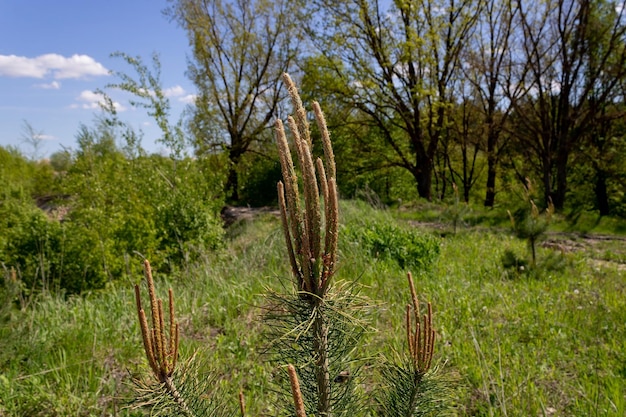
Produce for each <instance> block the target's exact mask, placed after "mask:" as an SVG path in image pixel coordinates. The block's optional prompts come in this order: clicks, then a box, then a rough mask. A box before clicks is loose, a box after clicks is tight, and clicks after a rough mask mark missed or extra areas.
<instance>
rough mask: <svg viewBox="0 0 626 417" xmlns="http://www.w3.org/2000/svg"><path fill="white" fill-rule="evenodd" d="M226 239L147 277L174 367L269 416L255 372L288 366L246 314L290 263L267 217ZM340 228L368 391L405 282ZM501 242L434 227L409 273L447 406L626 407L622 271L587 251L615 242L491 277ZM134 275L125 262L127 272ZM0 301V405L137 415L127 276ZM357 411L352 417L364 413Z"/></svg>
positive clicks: (479, 409) (517, 248) (12, 414)
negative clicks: (428, 270) (417, 270)
mask: <svg viewBox="0 0 626 417" xmlns="http://www.w3.org/2000/svg"><path fill="white" fill-rule="evenodd" d="M341 211H342V214H343V215H342V218H343V219H345V220H346V221H348V222H351V221H353V219H359V218H371V217H374V218H388V217H391V216H390V215H391V214H394V215H395V214H396V213H394V212H392V213H389V212H380V211H377V210H373V209H371V208H369V207H367V206H365V205H364V204H363V203H362V202H354V201H342V204H341ZM414 216H417V214H414ZM229 236H230V237H228V238H227V246H226V249H225V250H224V251H220V252H218V253H212V254H207V255H206V258H205V259H200V260H198V262H196V263H191V265H190V266H189V268H188V269H187V270H186V271H185V272H184V273H182V271H175V272H174V273H172V274H169V275H168V276H164V275H162V274H158V275H157V282H156V287H157V290H164V291H163V292H160V295H161V296H165V297H166V296H167V294H166V292H165V290H167V288H168V287H172V288H173V289H174V291H175V293H176V304H177V305H176V307H177V309H176V311H177V316H178V317H179V322H180V328H181V364H184V362H185V360H186V358H190V357H191V356H192V354H193V353H194V352H195V351H196V350H197V354H196V358H197V359H196V365H198V367H199V369H197V373H198V375H199V376H200V377H201V378H207V377H208V376H209V375H210V374H214V375H217V377H218V381H216V382H215V384H214V385H213V387H220V388H221V387H226V388H227V389H228V390H227V392H224V393H220V398H223V399H224V400H225V401H226V402H227V403H228V404H227V405H228V406H229V408H230V409H232V410H235V409H236V402H237V395H238V392H239V390H243V392H244V394H245V397H246V409H247V410H246V415H249V416H262V415H266V416H276V415H281V411H280V410H281V409H282V408H280V407H279V405H280V404H281V403H280V401H281V400H280V399H281V398H282V395H279V394H280V393H277V392H276V390H275V387H274V386H273V385H271V384H270V382H269V381H271V380H272V379H273V378H275V377H279V378H282V377H281V375H285V374H286V372H285V371H284V369H283V368H282V367H280V368H277V367H275V366H274V365H273V364H269V363H267V362H265V361H264V360H263V359H265V358H267V357H266V356H263V353H264V352H265V351H264V348H265V346H266V345H264V339H262V338H261V333H262V328H263V327H262V326H263V324H262V322H261V321H259V320H256V318H257V317H259V316H260V315H261V314H262V313H263V312H264V311H265V310H263V307H266V306H267V304H266V303H265V299H264V298H261V297H260V296H259V294H261V293H264V292H265V291H266V289H268V288H269V289H270V290H271V291H274V292H284V291H285V289H286V288H287V289H288V288H291V282H285V280H284V279H283V280H281V279H280V278H278V277H286V276H288V274H289V273H290V267H289V265H287V264H285V262H284V254H283V252H284V250H285V243H284V237H283V236H282V231H281V225H280V221H279V219H277V218H275V217H273V216H263V217H259V218H256V219H254V220H250V221H243V222H240V223H238V224H237V233H233V232H230V231H229ZM606 237H607V238H608V236H606ZM618 238H619V236H618ZM340 240H341V241H343V244H340V255H341V256H340V261H341V264H340V266H339V268H338V271H337V279H338V281H345V280H346V279H348V278H349V279H354V277H358V279H359V283H360V284H362V285H360V288H361V291H360V293H361V296H362V297H367V298H369V299H371V300H380V301H381V303H380V305H379V306H378V307H379V308H373V309H371V310H369V311H368V312H367V316H366V317H365V318H366V319H367V320H368V323H369V325H370V326H371V327H375V328H376V329H377V331H375V332H366V333H365V334H364V335H363V339H362V340H361V342H360V343H359V346H358V348H357V350H356V351H355V354H356V355H358V356H359V357H363V358H365V361H363V362H361V363H360V364H358V363H352V364H350V366H349V367H348V368H349V369H350V371H353V370H354V369H355V368H356V369H357V370H358V368H359V366H358V365H362V366H360V377H361V378H360V379H358V380H357V381H356V384H357V387H356V390H357V391H359V390H361V389H363V390H367V391H365V392H364V395H365V396H366V397H367V398H369V399H372V398H374V391H373V390H375V389H377V388H381V387H384V386H386V385H388V384H387V382H386V380H384V379H382V375H381V373H380V372H379V367H380V366H382V365H385V364H386V363H385V362H384V361H383V360H381V359H380V354H381V352H383V353H386V354H387V355H394V354H396V353H395V352H400V349H401V348H403V347H404V338H405V337H404V335H403V332H402V331H399V330H398V329H402V328H403V325H404V319H403V317H402V316H401V314H398V313H399V312H401V311H402V309H403V308H404V306H405V305H406V303H407V299H406V279H402V276H403V271H402V270H401V269H400V268H399V266H398V265H397V264H396V263H395V262H372V259H371V256H370V255H369V254H368V253H365V252H364V251H363V250H361V248H359V247H355V246H354V245H350V244H349V242H346V241H345V239H344V238H343V237H341V236H340ZM507 249H510V250H512V251H514V252H515V253H520V254H523V253H525V250H526V247H525V242H523V241H521V240H518V239H514V238H512V237H511V236H510V235H509V234H508V233H503V232H502V229H501V228H490V229H489V230H485V228H484V227H481V229H480V230H476V231H473V230H471V229H470V230H466V231H464V233H459V234H457V235H455V236H454V237H450V238H448V239H446V241H445V244H443V245H441V247H440V250H441V254H440V256H439V258H438V260H437V261H436V262H435V264H434V265H433V273H432V274H426V275H424V276H422V277H420V279H419V282H418V283H417V284H418V292H419V294H428V298H430V299H431V300H433V303H434V306H435V307H436V308H435V311H434V325H435V328H436V330H437V344H438V345H437V346H438V347H437V349H436V353H435V358H434V359H433V362H434V363H435V364H437V363H445V368H446V370H447V371H448V372H447V373H453V374H454V375H456V377H455V379H456V380H457V382H456V383H455V384H453V386H452V390H451V392H450V397H451V400H452V402H453V404H454V409H453V410H451V414H453V415H457V416H459V417H469V416H477V415H483V416H488V415H504V414H505V411H506V414H507V415H509V416H536V415H543V414H544V413H545V410H546V409H547V408H550V409H552V410H554V411H553V415H564V416H588V415H595V413H596V411H598V410H600V411H601V414H602V415H604V416H607V417H622V416H624V415H625V414H624V413H625V411H626V402H625V401H624V392H626V391H625V390H626V379H625V377H624V375H625V372H624V364H625V363H626V362H625V361H626V355H625V354H624V352H626V328H625V327H624V325H623V323H624V317H625V314H626V293H625V290H626V288H625V287H624V285H623V271H621V270H620V269H618V267H619V265H618V264H617V263H610V264H609V263H606V262H605V263H602V264H599V263H596V261H595V259H596V258H598V257H603V256H604V253H605V252H606V251H607V250H611V251H612V252H614V253H617V251H618V250H621V252H623V244H622V243H621V241H620V240H619V239H615V240H606V239H603V240H599V241H597V242H594V245H593V246H591V247H589V248H587V249H585V248H582V249H581V251H580V252H578V253H566V254H565V255H564V256H565V258H566V259H568V260H569V262H567V264H566V266H565V268H564V269H563V270H557V271H553V272H548V273H545V274H543V275H541V276H539V277H538V278H537V279H515V280H510V279H504V277H506V272H505V270H504V268H503V267H502V265H501V263H500V260H501V257H502V254H503V252H504V251H505V250H507ZM621 252H620V253H621ZM622 255H623V253H622ZM622 257H623V256H622ZM133 262H135V261H133ZM136 263H137V262H136ZM140 279H141V277H140V274H139V273H137V274H135V275H133V277H132V281H133V282H138V281H140ZM6 304H7V303H6V302H5V303H4V305H5V306H6ZM11 307H12V308H11V309H10V313H9V314H5V315H3V316H2V318H0V340H2V350H1V351H0V410H1V411H0V413H2V414H3V416H6V417H19V416H34V417H40V416H41V417H44V416H68V415H77V416H90V415H93V416H100V415H102V414H103V413H104V414H106V415H118V416H130V415H134V416H137V417H138V416H140V415H144V416H145V414H146V412H144V411H139V410H133V409H128V408H125V406H126V405H128V404H129V402H130V401H131V399H132V398H133V397H134V394H135V392H134V390H132V387H133V382H132V380H133V379H134V378H140V377H143V376H145V375H146V374H147V373H148V369H149V368H148V364H147V362H146V361H145V358H142V354H143V353H142V349H141V347H140V346H141V336H140V331H139V329H138V326H137V312H136V311H135V308H134V301H133V293H132V285H131V284H130V283H129V282H127V281H122V282H113V283H111V284H109V285H107V286H106V288H105V289H104V290H102V291H94V292H91V293H87V294H85V295H83V296H81V297H69V298H68V297H63V296H58V295H50V296H44V295H41V296H38V297H35V298H34V299H33V301H32V302H31V304H30V305H29V308H27V309H24V310H23V311H20V310H19V309H16V308H15V307H14V306H11ZM473 338H475V339H476V343H475V342H474V339H473ZM392 357H393V356H392ZM400 363H402V362H401V361H400ZM298 371H300V370H298ZM194 372H196V371H194ZM376 398H379V397H376ZM133 405H135V404H133ZM365 410H366V407H363V408H361V409H360V410H357V411H355V413H354V414H353V415H354V416H358V417H360V416H364V415H367V413H368V412H369V411H370V410H367V411H365ZM147 412H149V411H147ZM233 414H235V413H233ZM370 415H371V414H370Z"/></svg>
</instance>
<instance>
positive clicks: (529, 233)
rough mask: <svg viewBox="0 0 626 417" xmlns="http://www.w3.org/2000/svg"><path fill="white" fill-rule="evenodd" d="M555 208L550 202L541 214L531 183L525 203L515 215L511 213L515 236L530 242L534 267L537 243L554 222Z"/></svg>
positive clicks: (525, 194)
mask: <svg viewBox="0 0 626 417" xmlns="http://www.w3.org/2000/svg"><path fill="white" fill-rule="evenodd" d="M553 213H554V206H553V205H552V203H551V202H550V203H549V204H548V208H546V210H545V212H543V213H540V212H539V209H538V208H537V206H536V205H535V202H534V200H533V197H532V187H531V184H530V181H528V184H527V186H526V188H525V189H524V202H523V203H522V205H521V206H520V207H518V208H517V209H516V210H515V211H514V212H513V213H511V212H510V211H509V217H510V220H511V226H512V227H513V231H514V232H515V235H516V236H517V237H518V238H520V239H525V240H526V241H527V242H528V247H529V249H530V251H531V255H532V266H535V264H536V261H537V249H536V246H537V243H538V242H539V240H540V239H541V238H542V237H543V236H544V234H545V233H546V231H547V230H548V225H549V224H550V222H551V220H552V214H553Z"/></svg>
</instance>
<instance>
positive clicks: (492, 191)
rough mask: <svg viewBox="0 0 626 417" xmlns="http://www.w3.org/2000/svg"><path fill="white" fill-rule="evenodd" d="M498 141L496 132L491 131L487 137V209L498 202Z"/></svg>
mask: <svg viewBox="0 0 626 417" xmlns="http://www.w3.org/2000/svg"><path fill="white" fill-rule="evenodd" d="M497 139H498V138H497V135H496V134H495V132H493V131H491V130H490V132H489V135H488V137H487V192H486V194H485V207H493V205H494V204H495V202H496V173H497V166H498V160H497V158H496V141H497Z"/></svg>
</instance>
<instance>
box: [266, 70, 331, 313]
mask: <svg viewBox="0 0 626 417" xmlns="http://www.w3.org/2000/svg"><path fill="white" fill-rule="evenodd" d="M284 80H285V84H286V85H287V89H288V91H289V95H290V96H291V100H292V103H293V106H294V109H295V117H291V116H289V117H288V118H287V124H288V126H289V131H290V133H291V137H292V139H293V145H294V146H293V147H294V149H295V153H296V155H297V158H296V161H297V162H298V164H299V166H300V171H301V173H302V186H303V196H304V207H301V206H300V193H299V191H298V178H297V176H296V172H295V167H294V163H293V159H292V157H291V151H290V149H289V144H288V142H287V135H286V133H285V126H284V125H283V122H282V121H281V120H277V121H276V125H275V130H276V142H277V145H278V153H279V155H280V163H281V168H282V174H283V181H282V182H281V183H279V184H278V201H279V208H280V213H281V221H282V223H283V233H284V235H285V241H286V243H287V252H288V255H289V263H290V265H291V269H292V272H293V274H294V277H295V279H296V288H297V290H298V291H300V292H301V296H302V297H304V298H310V299H315V300H322V299H323V298H324V296H325V295H326V292H327V290H328V287H329V285H330V282H331V278H332V275H333V273H334V271H335V268H336V265H335V264H336V261H337V254H336V253H337V235H338V205H339V204H338V201H339V198H338V195H337V184H336V179H335V172H336V170H335V158H334V154H333V151H332V146H331V143H330V134H329V133H328V129H327V127H326V121H325V119H324V115H323V113H322V111H321V109H320V106H319V104H317V103H314V104H313V107H314V114H315V118H316V121H317V125H318V128H319V130H320V132H321V136H322V144H323V149H324V160H322V159H321V158H317V159H315V158H314V157H313V153H312V144H311V133H310V131H309V129H310V126H309V123H308V121H307V119H306V111H305V110H304V107H303V105H302V101H301V99H300V96H299V95H298V89H297V88H296V86H295V84H294V82H293V80H292V79H291V78H290V77H289V75H288V74H284ZM322 199H323V202H324V207H323V208H322V201H321V200H322ZM311 294H313V295H314V296H315V297H310V295H311Z"/></svg>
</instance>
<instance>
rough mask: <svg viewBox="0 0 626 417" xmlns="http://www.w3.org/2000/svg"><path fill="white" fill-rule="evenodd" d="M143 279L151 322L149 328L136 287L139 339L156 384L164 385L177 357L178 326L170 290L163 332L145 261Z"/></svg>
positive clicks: (158, 302) (160, 305)
mask: <svg viewBox="0 0 626 417" xmlns="http://www.w3.org/2000/svg"><path fill="white" fill-rule="evenodd" d="M144 275H145V278H146V282H147V284H148V296H149V298H150V310H151V318H152V322H151V326H150V325H149V324H148V320H147V318H146V313H145V311H144V309H143V307H142V304H141V291H140V289H139V285H135V301H136V305H137V314H138V316H139V326H140V328H141V337H142V340H143V347H144V350H145V352H146V358H147V359H148V363H149V364H150V368H151V369H152V372H153V373H154V375H155V376H156V378H157V379H158V380H159V382H161V383H164V382H166V380H167V379H168V378H169V377H170V376H172V373H173V372H174V368H175V367H176V360H177V357H178V323H176V315H175V312H174V293H173V291H172V289H171V288H170V290H169V293H168V304H169V322H170V323H169V329H166V327H165V318H164V313H163V301H162V300H161V299H157V298H156V291H155V288H154V280H153V279H152V269H151V267H150V262H149V261H148V260H145V261H144ZM168 334H169V340H168V336H167V335H168Z"/></svg>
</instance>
